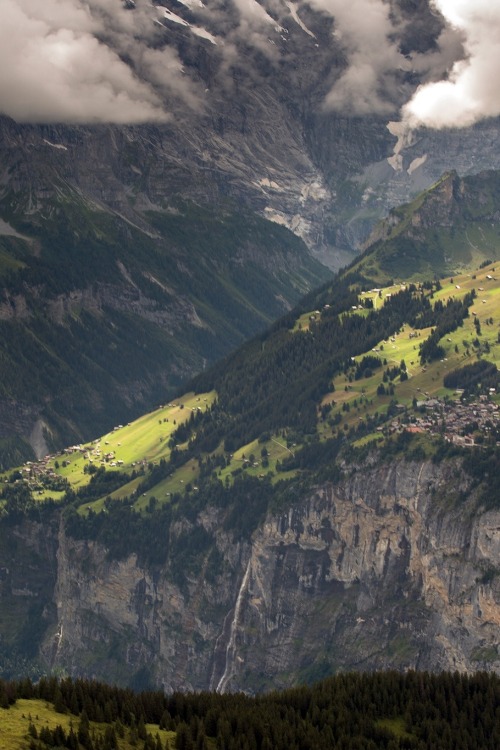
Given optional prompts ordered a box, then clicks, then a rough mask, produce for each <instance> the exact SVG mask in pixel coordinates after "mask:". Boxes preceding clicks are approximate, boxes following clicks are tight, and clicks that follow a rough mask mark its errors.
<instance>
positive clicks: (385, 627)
mask: <svg viewBox="0 0 500 750" xmlns="http://www.w3.org/2000/svg"><path fill="white" fill-rule="evenodd" d="M193 526H195V527H199V528H201V527H203V528H204V530H205V532H206V533H208V535H209V536H210V538H211V541H210V544H209V545H208V547H204V549H203V551H202V554H201V555H200V550H197V549H190V550H189V553H188V554H187V556H186V557H183V560H184V563H183V565H184V567H183V569H182V570H179V567H178V566H177V565H176V560H175V559H174V557H173V556H169V557H168V559H167V563H166V564H165V566H163V567H162V568H161V569H158V568H155V569H152V568H148V567H145V566H143V565H141V564H140V563H139V561H138V560H137V557H136V556H135V555H131V556H130V557H128V558H126V559H123V560H120V561H114V560H110V559H109V556H108V555H107V553H106V549H104V548H103V547H102V546H100V545H99V544H97V543H95V542H91V541H75V540H74V539H72V538H69V537H68V536H67V535H66V533H65V530H64V526H63V525H61V527H60V530H59V534H58V551H57V580H56V584H55V588H54V593H53V601H52V602H51V603H50V602H47V607H50V606H52V607H54V606H55V608H56V610H57V615H56V617H55V619H54V620H53V621H52V623H51V625H50V626H49V627H48V628H47V630H46V633H45V636H44V639H43V642H42V645H41V653H42V654H43V657H44V658H45V660H46V661H47V662H48V663H49V664H50V665H51V666H52V667H56V668H64V669H66V670H67V671H68V672H69V673H71V674H85V675H92V676H96V677H99V678H106V679H108V680H109V679H113V680H118V681H120V682H129V681H130V680H131V679H132V678H133V676H134V675H136V674H139V673H141V670H142V672H143V673H144V670H146V673H147V674H148V675H149V677H150V679H152V680H153V681H154V682H155V683H157V684H161V685H162V686H163V687H164V688H165V689H166V690H172V689H178V688H179V689H207V688H211V689H217V690H219V691H232V690H247V691H259V690H263V689H269V688H271V687H281V686H286V685H291V684H294V683H297V682H301V681H306V680H312V679H316V678H319V677H321V676H323V675H325V674H328V673H330V672H332V671H335V670H340V669H364V670H366V669H378V668H387V667H393V668H397V669H406V668H419V669H428V670H440V669H458V670H474V669H477V668H481V669H487V670H495V671H498V670H499V669H500V656H499V654H498V650H497V647H498V642H499V636H500V587H499V578H498V559H499V553H500V531H499V529H500V513H499V512H497V511H494V510H490V511H485V510H481V509H479V510H478V509H477V501H476V498H475V495H474V492H473V491H472V490H471V488H470V480H469V479H468V478H467V475H465V474H464V473H463V472H462V471H461V469H460V465H459V464H458V463H455V462H448V463H442V464H440V465H435V464H432V463H429V462H424V463H411V462H408V463H407V462H404V461H398V462H396V463H393V464H392V465H382V466H380V465H379V466H377V467H372V468H370V467H369V466H364V467H358V469H357V470H356V471H354V470H352V469H351V470H350V472H349V474H348V475H346V476H345V478H344V479H343V480H342V481H341V482H340V483H339V484H337V485H335V486H334V485H330V484H328V485H325V486H322V487H318V488H317V489H316V490H315V491H314V492H313V493H311V494H310V495H309V496H308V497H305V498H304V499H303V500H302V501H301V502H299V503H297V504H295V505H294V506H293V507H290V508H289V509H287V510H284V511H283V512H282V513H280V514H279V515H273V516H268V517H267V518H266V519H265V522H264V523H263V524H262V525H261V526H260V527H259V528H258V529H257V530H256V531H255V532H254V534H253V535H252V537H251V539H247V540H244V539H236V538H234V537H233V534H232V532H231V531H228V530H224V526H223V517H222V512H221V511H220V510H216V509H210V508H208V509H206V510H205V511H203V512H202V513H200V514H199V515H198V517H197V518H196V519H195V520H194V521H192V522H188V521H183V522H182V524H178V525H177V526H175V527H172V528H171V530H170V539H169V540H166V543H167V541H168V543H169V545H170V546H171V545H172V541H173V540H174V539H175V537H177V538H178V537H180V536H181V535H182V534H184V533H185V532H186V530H189V528H192V527H193ZM195 559H197V560H198V563H197V564H196V565H195V564H193V563H192V561H193V560H195ZM186 560H188V563H186V562H185V561H186ZM189 561H191V562H189Z"/></svg>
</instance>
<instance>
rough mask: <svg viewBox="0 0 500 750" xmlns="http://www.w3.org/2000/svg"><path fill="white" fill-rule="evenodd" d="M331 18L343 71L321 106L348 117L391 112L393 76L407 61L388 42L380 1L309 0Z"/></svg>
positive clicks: (389, 29) (388, 23)
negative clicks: (344, 63) (343, 60)
mask: <svg viewBox="0 0 500 750" xmlns="http://www.w3.org/2000/svg"><path fill="white" fill-rule="evenodd" d="M311 5H312V6H313V7H315V8H316V9H318V10H321V11H324V12H326V13H328V14H330V15H331V16H333V18H334V22H335V32H334V37H335V39H336V40H337V42H338V43H340V44H341V45H342V46H343V48H344V51H345V55H346V58H347V68H346V70H345V71H344V73H343V74H342V75H341V76H340V78H339V79H338V81H336V83H335V84H334V86H333V87H332V89H331V90H330V92H329V93H328V95H327V97H326V101H325V106H326V107H327V108H328V109H334V110H338V111H342V112H345V113H351V114H360V115H361V114H367V113H379V114H387V113H389V112H392V111H394V92H395V89H396V88H397V83H396V76H397V75H398V72H399V70H401V68H405V67H408V62H407V61H406V60H405V58H404V57H403V55H401V53H400V52H399V49H398V47H397V44H396V42H395V41H393V40H392V38H391V37H392V36H393V35H394V32H395V28H394V25H393V22H392V20H391V17H390V6H389V5H388V4H387V3H386V2H384V0H348V2H346V0H311Z"/></svg>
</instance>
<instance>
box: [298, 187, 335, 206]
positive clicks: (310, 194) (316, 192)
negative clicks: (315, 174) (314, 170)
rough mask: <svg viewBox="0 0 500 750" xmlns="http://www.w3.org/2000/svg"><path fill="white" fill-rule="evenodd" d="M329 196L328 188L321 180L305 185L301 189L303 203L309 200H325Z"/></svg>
mask: <svg viewBox="0 0 500 750" xmlns="http://www.w3.org/2000/svg"><path fill="white" fill-rule="evenodd" d="M328 197H329V194H328V190H326V188H324V187H323V185H322V184H321V183H320V182H311V183H310V184H309V185H304V187H303V188H302V190H301V191H300V202H301V204H302V205H304V203H306V202H307V201H309V200H312V201H324V200H327V199H328Z"/></svg>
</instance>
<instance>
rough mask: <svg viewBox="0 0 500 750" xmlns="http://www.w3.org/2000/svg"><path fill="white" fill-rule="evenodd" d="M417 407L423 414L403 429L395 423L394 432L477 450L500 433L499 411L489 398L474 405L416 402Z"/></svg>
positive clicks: (394, 421)
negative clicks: (432, 437)
mask: <svg viewBox="0 0 500 750" xmlns="http://www.w3.org/2000/svg"><path fill="white" fill-rule="evenodd" d="M416 407H417V410H418V411H419V412H420V414H417V415H416V416H415V417H414V418H413V419H412V421H411V422H410V423H408V424H404V425H402V424H401V422H400V421H399V420H393V422H392V423H391V428H392V430H393V431H394V430H396V429H397V430H401V429H405V430H406V431H408V432H412V433H419V432H428V433H432V434H441V435H443V437H444V438H445V440H448V441H449V442H450V443H453V444H454V445H460V446H474V445H476V444H477V443H478V442H481V443H482V442H483V441H484V439H485V438H486V437H488V436H489V435H491V434H493V435H496V434H497V432H498V430H499V429H500V408H499V407H498V406H497V404H495V403H494V402H493V401H491V400H490V399H489V398H488V397H487V396H480V397H479V401H475V402H473V403H463V402H461V401H442V400H441V399H437V398H431V399H428V400H427V401H417V404H416ZM422 412H423V413H422Z"/></svg>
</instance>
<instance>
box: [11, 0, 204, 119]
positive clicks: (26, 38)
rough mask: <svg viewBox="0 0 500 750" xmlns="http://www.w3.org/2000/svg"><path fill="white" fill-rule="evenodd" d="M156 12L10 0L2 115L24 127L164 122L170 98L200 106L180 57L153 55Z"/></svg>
mask: <svg viewBox="0 0 500 750" xmlns="http://www.w3.org/2000/svg"><path fill="white" fill-rule="evenodd" d="M155 17H156V15H155V11H154V9H153V8H152V6H150V5H149V4H148V3H146V2H144V3H143V4H142V5H141V4H140V3H139V2H138V3H137V12H136V11H134V12H133V13H131V12H127V11H126V10H124V9H123V6H122V4H121V3H119V2H117V1H116V0H88V2H86V3H82V2H80V1H79V0H43V2H41V1H40V0H3V3H2V19H1V24H0V112H1V113H2V114H5V115H8V116H10V117H12V118H13V119H15V120H17V121H19V122H67V123H92V122H112V123H121V124H125V123H141V122H150V121H165V120H167V119H168V118H169V116H170V115H169V113H168V111H167V110H166V108H165V104H164V101H165V95H166V93H168V94H171V95H173V96H177V97H180V98H182V99H183V100H184V101H185V102H186V103H187V104H188V105H189V106H196V105H197V100H196V94H195V91H194V85H193V84H192V82H190V81H188V80H186V79H185V78H184V75H183V71H182V65H181V64H180V62H179V60H178V58H177V55H176V52H175V51H173V50H172V49H170V48H168V49H166V50H164V51H162V50H159V49H156V50H150V49H149V43H150V41H151V40H152V39H153V38H154V35H155V34H157V33H158V32H157V31H155V26H154V20H155Z"/></svg>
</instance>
